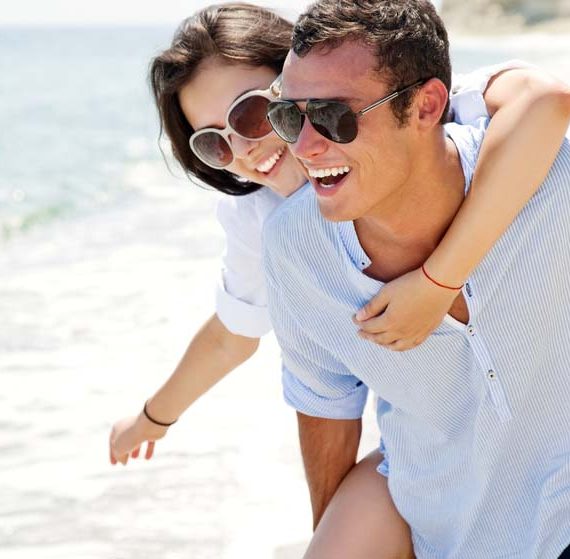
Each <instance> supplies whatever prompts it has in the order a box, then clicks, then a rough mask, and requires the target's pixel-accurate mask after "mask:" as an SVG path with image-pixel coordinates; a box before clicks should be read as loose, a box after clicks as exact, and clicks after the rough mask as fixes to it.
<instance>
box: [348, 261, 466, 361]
mask: <svg viewBox="0 0 570 559" xmlns="http://www.w3.org/2000/svg"><path fill="white" fill-rule="evenodd" d="M458 295H459V292H458V291H453V290H450V289H445V288H442V287H438V286H437V285H434V284H433V283H431V282H430V281H429V280H428V279H427V278H426V277H425V276H424V274H423V272H422V270H421V268H418V269H417V270H413V271H412V272H408V273H407V274H404V275H403V276H400V277H399V278H396V279H395V280H393V281H391V282H390V283H387V284H386V285H385V286H384V287H383V288H382V290H381V291H380V292H379V293H378V295H376V296H375V297H374V298H373V299H371V300H370V301H369V302H368V303H367V304H366V305H365V306H364V307H362V309H360V310H359V311H358V312H357V313H356V315H355V317H354V319H353V320H354V323H355V324H356V325H357V326H359V327H360V330H359V332H358V335H359V336H361V337H362V338H364V339H366V340H369V341H371V342H374V343H376V344H378V345H382V346H384V347H387V348H388V349H391V350H394V351H404V350H406V349H412V348H414V347H416V346H418V345H419V344H421V343H422V342H424V341H425V339H426V338H427V337H428V336H429V335H430V334H431V333H432V332H433V331H434V330H435V329H436V328H437V327H438V326H439V324H441V321H442V320H443V317H444V316H445V314H446V313H447V312H448V311H449V309H450V307H451V305H452V303H453V301H454V300H455V298H456V297H457V296H458Z"/></svg>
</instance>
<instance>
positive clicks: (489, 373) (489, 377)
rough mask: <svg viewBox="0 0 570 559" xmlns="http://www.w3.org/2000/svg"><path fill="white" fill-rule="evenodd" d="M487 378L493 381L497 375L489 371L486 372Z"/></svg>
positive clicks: (491, 370)
mask: <svg viewBox="0 0 570 559" xmlns="http://www.w3.org/2000/svg"><path fill="white" fill-rule="evenodd" d="M487 378H488V379H489V380H495V379H496V378H497V374H496V373H495V371H493V369H489V370H488V371H487Z"/></svg>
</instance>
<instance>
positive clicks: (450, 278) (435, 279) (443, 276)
mask: <svg viewBox="0 0 570 559" xmlns="http://www.w3.org/2000/svg"><path fill="white" fill-rule="evenodd" d="M422 272H423V274H424V275H425V276H429V277H428V278H426V279H428V280H429V281H431V282H432V283H434V284H436V285H437V284H441V285H443V286H445V287H449V288H451V289H455V290H456V291H459V290H460V289H461V288H462V287H463V285H464V284H465V282H466V281H467V278H468V277H469V274H470V273H471V270H470V269H467V268H466V266H465V264H464V262H462V261H461V259H452V258H450V257H448V256H447V255H445V254H442V255H439V254H437V251H436V252H434V253H433V254H432V255H431V256H430V257H429V258H428V259H427V260H426V261H425V262H424V263H423V266H422Z"/></svg>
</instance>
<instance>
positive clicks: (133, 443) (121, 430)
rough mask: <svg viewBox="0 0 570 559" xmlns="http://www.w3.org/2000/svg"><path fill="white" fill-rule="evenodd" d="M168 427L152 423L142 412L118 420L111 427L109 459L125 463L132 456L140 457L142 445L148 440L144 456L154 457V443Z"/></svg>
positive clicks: (148, 458) (113, 462)
mask: <svg viewBox="0 0 570 559" xmlns="http://www.w3.org/2000/svg"><path fill="white" fill-rule="evenodd" d="M167 431H168V427H161V426H159V425H155V424H154V423H151V422H150V421H149V420H148V419H147V418H146V417H145V416H144V415H143V414H142V413H141V414H139V415H138V416H133V417H125V418H123V419H120V420H119V421H117V422H116V423H115V424H114V425H113V428H112V429H111V435H110V437H109V460H110V462H111V464H116V463H117V462H120V463H121V464H123V465H126V463H127V462H128V461H129V457H130V458H138V457H139V454H140V450H141V446H142V445H143V444H144V443H145V442H146V443H147V444H146V452H145V455H144V457H145V458H146V459H147V460H150V459H151V458H152V455H153V453H154V443H155V441H157V440H158V439H162V437H164V435H166V432H167Z"/></svg>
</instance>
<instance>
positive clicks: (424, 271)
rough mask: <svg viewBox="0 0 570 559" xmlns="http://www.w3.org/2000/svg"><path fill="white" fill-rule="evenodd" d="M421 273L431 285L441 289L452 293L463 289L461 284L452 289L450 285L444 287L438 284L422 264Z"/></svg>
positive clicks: (442, 284)
mask: <svg viewBox="0 0 570 559" xmlns="http://www.w3.org/2000/svg"><path fill="white" fill-rule="evenodd" d="M422 272H423V273H424V276H425V277H426V278H427V279H428V280H429V281H431V282H432V283H433V284H435V285H437V286H438V287H443V288H444V289H451V290H452V291H459V290H460V289H463V285H464V284H461V285H460V286H459V287H454V286H451V285H445V284H444V283H439V282H438V281H437V280H435V279H433V278H432V277H431V276H430V275H429V274H428V273H427V270H426V267H425V265H423V264H422Z"/></svg>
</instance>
